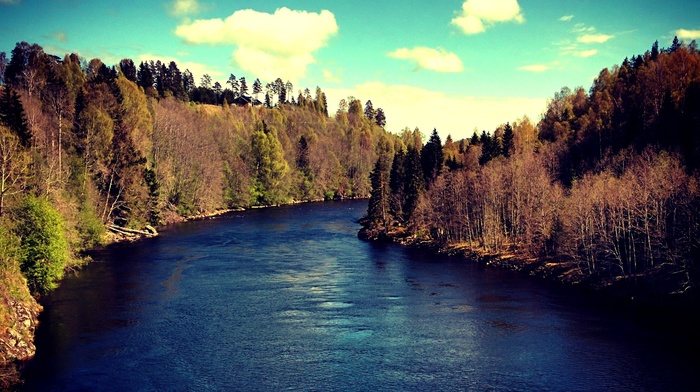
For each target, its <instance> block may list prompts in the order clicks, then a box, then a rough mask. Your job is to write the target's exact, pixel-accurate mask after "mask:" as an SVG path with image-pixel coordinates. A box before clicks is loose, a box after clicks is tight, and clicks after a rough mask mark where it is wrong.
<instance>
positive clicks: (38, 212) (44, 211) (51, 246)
mask: <svg viewBox="0 0 700 392" xmlns="http://www.w3.org/2000/svg"><path fill="white" fill-rule="evenodd" d="M15 218H16V226H15V232H16V235H17V236H18V237H19V238H20V269H21V270H22V273H24V275H25V277H26V278H27V283H28V285H29V289H30V290H31V291H32V293H35V294H45V293H47V292H48V291H50V290H52V289H54V288H55V287H56V286H57V281H58V280H60V279H61V278H62V277H63V270H64V268H65V267H66V264H67V263H68V262H69V261H70V257H69V252H68V241H67V240H66V237H65V233H64V223H63V218H61V215H60V214H59V213H58V211H56V209H55V208H54V207H53V206H52V205H51V204H50V203H49V202H48V201H47V200H46V199H44V198H38V197H33V196H28V197H26V198H24V200H22V203H20V205H19V206H18V207H17V209H16V210H15Z"/></svg>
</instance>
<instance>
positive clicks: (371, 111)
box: [365, 100, 377, 121]
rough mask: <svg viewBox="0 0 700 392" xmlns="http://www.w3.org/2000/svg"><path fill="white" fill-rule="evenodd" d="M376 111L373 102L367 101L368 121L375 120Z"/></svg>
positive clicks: (366, 112)
mask: <svg viewBox="0 0 700 392" xmlns="http://www.w3.org/2000/svg"><path fill="white" fill-rule="evenodd" d="M376 114H377V113H376V111H375V110H374V106H373V105H372V101H369V100H368V101H367V103H365V117H367V119H368V120H370V121H372V120H374V116H375V115H376Z"/></svg>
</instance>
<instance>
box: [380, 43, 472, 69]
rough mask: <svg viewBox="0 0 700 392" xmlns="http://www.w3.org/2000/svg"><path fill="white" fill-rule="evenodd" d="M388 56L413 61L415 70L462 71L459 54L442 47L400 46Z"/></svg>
mask: <svg viewBox="0 0 700 392" xmlns="http://www.w3.org/2000/svg"><path fill="white" fill-rule="evenodd" d="M388 56H389V57H392V58H395V59H401V60H410V61H412V62H414V63H415V65H416V69H417V70H421V69H424V70H429V71H435V72H462V71H463V70H464V66H463V65H462V60H460V58H459V56H457V55H456V54H454V53H451V52H447V51H445V50H444V49H442V48H438V49H433V48H426V47H424V46H418V47H415V48H413V49H408V48H401V49H397V50H395V51H393V52H391V53H389V54H388Z"/></svg>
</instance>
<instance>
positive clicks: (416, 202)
mask: <svg viewBox="0 0 700 392" xmlns="http://www.w3.org/2000/svg"><path fill="white" fill-rule="evenodd" d="M699 169H700V53H699V52H698V49H697V45H696V43H695V42H694V41H693V42H691V43H690V44H687V45H686V44H684V43H682V42H679V41H678V39H675V40H674V41H673V43H672V45H671V46H670V47H669V48H665V49H660V48H659V45H658V42H655V43H654V44H653V45H652V47H651V50H649V51H647V52H646V53H644V54H642V55H636V56H633V57H632V58H631V59H629V58H628V59H625V60H624V61H623V62H622V63H621V64H620V65H616V66H614V67H612V68H611V69H603V70H602V71H601V72H600V73H599V75H598V77H597V78H596V79H595V81H594V83H593V85H592V86H591V87H590V89H589V90H588V91H586V90H584V89H583V88H581V87H579V88H576V89H574V90H571V89H569V88H566V87H565V88H562V89H561V90H560V91H558V92H557V93H555V94H554V97H553V98H552V99H550V100H549V101H548V104H547V107H546V108H545V110H544V112H543V115H542V117H541V119H540V120H539V122H538V123H536V124H534V123H533V122H532V121H531V120H530V119H528V118H522V119H519V120H517V121H514V122H513V123H510V122H508V123H505V124H503V125H502V126H500V127H498V129H495V130H494V131H493V132H486V131H483V132H481V133H480V134H479V133H477V132H475V133H474V135H473V136H472V137H471V138H470V139H468V140H461V141H459V142H454V141H452V140H451V138H449V137H448V138H447V140H446V141H445V143H444V144H443V143H442V141H441V140H440V137H439V135H438V134H437V132H435V131H434V132H433V134H432V135H431V136H430V138H429V140H428V141H427V143H426V144H425V145H423V146H422V147H419V146H418V145H415V146H410V145H409V146H408V148H407V149H405V150H397V151H396V152H395V154H394V155H393V156H392V155H390V154H381V155H380V156H379V157H378V159H377V161H376V163H375V166H374V169H373V171H372V176H371V182H372V195H371V198H370V201H369V206H368V213H367V216H366V218H365V219H364V221H363V229H362V231H361V232H360V236H361V237H363V238H369V239H380V240H391V241H400V242H404V243H413V244H429V245H432V246H437V247H440V248H442V249H451V250H456V249H458V250H459V251H460V252H461V253H462V254H466V255H468V256H470V257H474V258H477V259H484V260H488V261H490V262H494V263H495V264H499V265H502V266H506V267H511V268H516V269H517V268H521V269H523V267H528V264H532V265H533V266H530V267H529V270H533V269H534V268H535V266H539V267H541V268H544V270H545V272H544V274H545V275H547V274H549V275H555V276H556V280H559V281H567V282H572V283H575V284H584V285H586V286H587V287H594V288H597V289H602V290H608V291H611V292H617V293H624V294H623V295H624V296H626V297H627V298H633V297H634V298H637V299H642V298H644V299H645V300H648V301H651V302H663V303H666V304H668V303H669V301H670V302H671V303H678V302H684V303H688V302H690V303H695V304H697V301H698V284H699V283H700V275H699V273H700V269H699V268H700V231H699V230H700V226H699V224H700V189H699V188H698V186H699V184H698V182H699V181H698V180H699V179H700V176H699V174H698V173H699V172H698V170H699ZM524 269H528V268H524Z"/></svg>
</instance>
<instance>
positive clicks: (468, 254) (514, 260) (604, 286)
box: [358, 222, 700, 318]
mask: <svg viewBox="0 0 700 392" xmlns="http://www.w3.org/2000/svg"><path fill="white" fill-rule="evenodd" d="M360 223H361V224H362V225H363V227H362V228H361V229H360V231H359V232H358V237H359V238H360V239H363V240H366V241H381V242H390V243H396V244H400V245H402V246H408V247H413V248H418V249H425V250H427V251H429V252H433V253H435V254H444V255H448V256H453V257H459V258H462V259H464V260H466V261H469V262H474V263H477V264H479V265H482V266H485V267H489V268H498V269H503V270H509V271H513V272H517V273H521V274H526V275H529V276H532V277H534V278H536V279H541V280H545V281H548V282H552V283H555V284H558V285H560V286H562V287H567V288H574V289H577V290H578V291H582V292H586V293H588V294H590V295H591V296H594V297H596V299H597V300H600V301H605V302H608V303H610V304H617V305H619V306H622V307H625V308H636V309H645V310H652V311H655V312H661V313H667V312H670V314H673V317H680V318H683V317H684V316H686V315H687V314H694V313H697V311H698V309H700V301H699V300H698V297H697V293H696V292H694V291H693V290H688V291H686V292H675V291H673V292H671V291H669V290H668V287H672V286H675V285H672V284H669V282H667V281H664V280H663V279H661V278H658V276H654V275H637V276H627V277H620V276H610V275H603V274H595V275H591V274H588V273H587V272H586V270H585V266H582V265H580V264H579V263H578V262H576V261H574V260H570V259H567V258H565V257H561V256H560V257H552V256H548V257H531V256H527V255H525V254H524V253H523V252H519V251H518V249H517V248H515V247H513V246H510V247H508V246H504V250H502V251H500V252H489V251H487V250H485V249H484V248H481V247H476V246H472V245H470V244H468V243H447V244H440V243H437V242H435V241H433V240H432V239H430V238H429V237H427V236H423V237H421V236H417V235H415V234H412V233H410V232H409V230H407V229H406V228H405V227H397V226H392V227H390V228H385V227H377V226H369V225H367V222H360ZM662 268H663V266H661V267H659V269H658V271H657V275H659V276H665V275H669V274H668V273H667V272H664V271H663V270H662Z"/></svg>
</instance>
